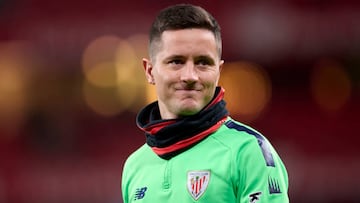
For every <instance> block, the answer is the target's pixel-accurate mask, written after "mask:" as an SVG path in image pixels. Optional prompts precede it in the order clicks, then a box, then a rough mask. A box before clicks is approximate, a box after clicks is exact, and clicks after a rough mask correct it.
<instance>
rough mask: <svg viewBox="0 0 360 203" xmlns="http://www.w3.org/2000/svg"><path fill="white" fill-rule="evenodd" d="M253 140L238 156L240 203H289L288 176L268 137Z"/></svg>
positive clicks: (258, 135) (255, 137)
mask: <svg viewBox="0 0 360 203" xmlns="http://www.w3.org/2000/svg"><path fill="white" fill-rule="evenodd" d="M251 136H253V139H249V141H248V142H247V143H246V144H245V145H244V146H243V149H242V150H241V151H240V153H238V156H237V161H236V162H237V163H238V165H237V166H236V168H237V172H238V175H239V179H238V180H239V182H238V186H237V188H238V190H237V202H238V203H268V202H271V203H288V202H289V198H288V174H287V171H286V168H285V166H284V164H283V162H282V160H281V159H280V157H279V155H278V154H277V152H276V151H275V149H274V148H273V146H272V145H271V144H270V142H269V141H268V140H267V139H266V138H265V137H263V136H262V135H260V134H254V135H251Z"/></svg>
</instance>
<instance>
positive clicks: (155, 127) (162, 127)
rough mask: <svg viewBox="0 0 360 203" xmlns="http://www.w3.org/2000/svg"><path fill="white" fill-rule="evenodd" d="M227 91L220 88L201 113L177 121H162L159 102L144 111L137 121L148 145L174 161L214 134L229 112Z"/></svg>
mask: <svg viewBox="0 0 360 203" xmlns="http://www.w3.org/2000/svg"><path fill="white" fill-rule="evenodd" d="M224 92H225V90H224V89H223V88H222V87H217V88H216V91H215V95H214V97H213V99H212V100H211V101H210V102H209V104H208V105H207V106H205V107H204V108H203V109H202V110H201V111H200V112H198V113H196V114H194V115H191V116H185V117H182V118H177V119H161V116H160V111H159V106H158V102H157V101H156V102H153V103H151V104H149V105H148V106H146V107H145V108H143V109H142V110H141V111H140V112H139V114H138V115H137V118H136V124H137V126H138V127H139V128H140V129H141V130H142V131H144V132H145V136H146V143H147V144H148V145H149V146H150V147H151V149H152V150H153V151H154V152H155V153H156V154H157V155H158V156H160V157H161V158H163V159H167V160H169V159H171V158H172V157H174V156H176V155H178V154H179V153H181V152H183V151H185V150H187V149H189V148H191V147H192V146H194V145H196V144H197V143H199V142H200V141H202V140H203V139H205V138H206V137H207V136H208V135H210V134H211V133H213V132H215V131H216V130H217V129H218V128H219V127H220V126H221V124H222V123H224V122H225V120H226V118H227V116H228V111H227V109H226V108H225V105H226V103H225V101H224V100H223V97H224Z"/></svg>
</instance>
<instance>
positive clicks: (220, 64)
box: [219, 60, 225, 72]
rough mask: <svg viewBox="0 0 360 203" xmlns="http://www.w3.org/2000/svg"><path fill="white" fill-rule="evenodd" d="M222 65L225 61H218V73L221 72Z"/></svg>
mask: <svg viewBox="0 0 360 203" xmlns="http://www.w3.org/2000/svg"><path fill="white" fill-rule="evenodd" d="M224 63H225V61H224V60H220V63H219V72H221V70H222V68H223V66H224Z"/></svg>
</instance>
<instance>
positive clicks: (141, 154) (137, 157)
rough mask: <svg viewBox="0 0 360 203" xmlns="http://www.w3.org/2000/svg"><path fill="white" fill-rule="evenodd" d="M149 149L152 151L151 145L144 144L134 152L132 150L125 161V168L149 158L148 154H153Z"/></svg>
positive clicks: (134, 165)
mask: <svg viewBox="0 0 360 203" xmlns="http://www.w3.org/2000/svg"><path fill="white" fill-rule="evenodd" d="M149 151H151V149H150V147H149V146H148V145H147V144H143V145H142V146H140V147H139V148H138V149H136V150H135V151H134V152H132V153H131V154H130V155H129V156H128V158H127V159H126V161H125V164H124V170H126V169H127V168H129V167H130V168H133V167H137V166H136V165H137V164H141V163H142V161H143V160H147V159H148V156H150V155H151V154H152V153H149Z"/></svg>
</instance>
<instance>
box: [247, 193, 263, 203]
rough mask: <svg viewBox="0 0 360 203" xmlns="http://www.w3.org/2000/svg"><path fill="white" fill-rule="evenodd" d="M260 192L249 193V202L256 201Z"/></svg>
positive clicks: (254, 202) (253, 202)
mask: <svg viewBox="0 0 360 203" xmlns="http://www.w3.org/2000/svg"><path fill="white" fill-rule="evenodd" d="M261 194H262V193H261V192H255V193H252V194H250V195H249V203H256V202H257V201H259V200H260V196H261Z"/></svg>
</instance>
